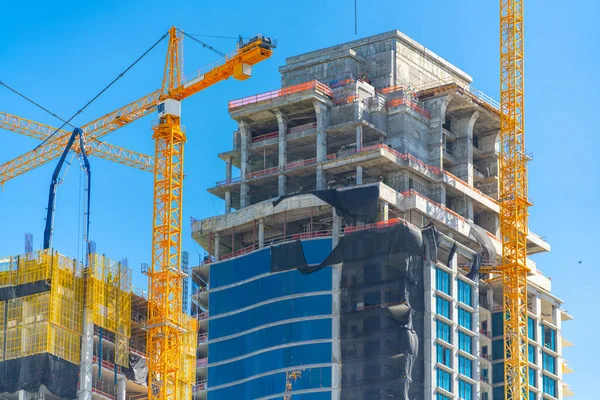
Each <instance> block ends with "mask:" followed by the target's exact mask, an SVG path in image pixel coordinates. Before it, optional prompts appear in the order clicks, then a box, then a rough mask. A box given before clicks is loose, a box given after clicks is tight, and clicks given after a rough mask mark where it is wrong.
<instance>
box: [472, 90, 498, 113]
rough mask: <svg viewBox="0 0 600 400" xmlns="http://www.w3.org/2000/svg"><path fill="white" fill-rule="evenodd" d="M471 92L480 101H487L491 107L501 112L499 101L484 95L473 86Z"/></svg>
mask: <svg viewBox="0 0 600 400" xmlns="http://www.w3.org/2000/svg"><path fill="white" fill-rule="evenodd" d="M469 92H470V93H472V94H474V95H475V96H476V97H477V98H479V99H480V100H483V101H485V102H486V103H487V104H489V105H490V106H492V107H494V108H497V109H498V110H500V103H499V102H498V101H497V100H495V99H493V98H492V97H490V96H488V95H487V94H485V93H483V92H482V91H481V90H479V89H476V88H474V87H473V86H471V87H470V88H469Z"/></svg>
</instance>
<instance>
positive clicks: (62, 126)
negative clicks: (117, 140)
mask: <svg viewBox="0 0 600 400" xmlns="http://www.w3.org/2000/svg"><path fill="white" fill-rule="evenodd" d="M168 34H169V33H168V32H167V33H165V34H164V35H162V36H161V37H160V39H158V40H157V41H156V42H155V43H154V44H153V45H152V46H150V48H149V49H148V50H146V51H145V52H144V53H143V54H142V55H141V56H139V57H138V58H137V59H136V60H135V61H134V62H133V63H132V64H131V65H129V66H128V67H127V68H126V69H125V70H124V71H123V72H121V73H120V74H119V75H118V76H117V77H116V78H115V79H113V80H112V82H110V83H109V84H108V85H107V86H106V87H105V88H104V89H102V90H101V91H100V92H99V93H98V94H97V95H95V96H94V97H93V98H92V99H91V100H90V101H88V102H87V103H86V104H85V105H84V106H83V107H82V108H81V109H79V111H77V112H76V113H75V114H73V115H72V116H71V118H69V119H68V120H66V121H65V120H64V119H62V118H60V117H58V116H57V115H56V114H54V113H52V112H51V111H49V110H48V109H46V108H45V107H42V106H41V105H40V104H39V103H37V102H35V101H33V100H31V99H30V98H29V97H27V96H25V95H23V94H22V93H20V92H18V91H17V90H15V89H13V88H12V87H10V86H8V85H7V84H5V83H3V82H0V83H1V84H2V86H4V87H6V88H8V89H9V90H11V91H12V92H14V93H16V94H17V95H19V96H21V97H23V98H24V99H26V100H27V101H29V102H30V103H32V104H34V105H35V106H37V107H39V108H41V109H42V110H44V111H46V112H47V113H49V114H51V115H52V116H54V117H56V118H58V119H59V120H61V121H63V124H62V125H61V126H60V127H59V128H57V129H56V130H55V131H54V132H53V133H52V134H50V135H48V136H47V137H46V138H45V139H44V140H43V141H42V143H40V144H39V145H38V146H36V147H35V148H34V149H33V151H36V150H37V149H39V148H40V147H41V146H43V145H44V144H45V143H46V142H47V141H48V140H50V139H51V138H52V137H53V136H54V135H55V134H56V133H57V132H58V131H60V130H61V129H62V128H64V127H65V126H66V125H69V126H73V125H71V124H70V122H71V121H72V120H73V118H75V117H76V116H78V115H79V114H81V113H82V112H83V110H85V109H86V108H87V107H88V106H89V105H90V104H92V103H93V102H94V101H95V100H96V99H98V97H100V96H101V95H102V94H103V93H104V92H106V91H107V90H108V89H109V88H110V87H111V86H112V85H114V84H115V83H116V82H117V81H118V80H119V79H121V78H122V77H123V76H125V74H126V73H127V72H128V71H129V70H130V69H131V68H133V66H134V65H136V64H137V63H138V62H139V61H140V60H141V59H142V58H144V57H145V56H146V55H147V54H148V53H150V51H152V49H154V48H155V47H156V46H157V45H158V44H159V43H160V42H161V41H162V40H163V39H164V38H166V37H167V35H168Z"/></svg>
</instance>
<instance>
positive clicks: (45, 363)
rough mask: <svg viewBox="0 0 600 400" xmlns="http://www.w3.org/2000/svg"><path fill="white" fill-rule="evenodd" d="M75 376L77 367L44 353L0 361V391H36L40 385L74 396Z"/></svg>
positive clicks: (70, 396) (76, 379)
mask: <svg viewBox="0 0 600 400" xmlns="http://www.w3.org/2000/svg"><path fill="white" fill-rule="evenodd" d="M78 379H79V366H77V365H75V364H73V363H70V362H68V361H66V360H63V359H62V358H59V357H57V356H54V355H52V354H48V353H42V354H35V355H31V356H27V357H21V358H15V359H12V360H5V361H2V362H1V363H0V393H2V392H8V393H15V392H16V391H18V390H24V391H26V392H30V393H37V392H38V391H39V390H40V386H41V385H44V386H46V388H47V389H48V391H49V392H50V393H52V394H54V395H56V396H59V397H60V398H63V399H75V398H76V397H77V382H78Z"/></svg>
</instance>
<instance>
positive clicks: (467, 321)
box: [458, 308, 473, 330]
mask: <svg viewBox="0 0 600 400" xmlns="http://www.w3.org/2000/svg"><path fill="white" fill-rule="evenodd" d="M472 322H473V316H472V315H471V313H470V312H468V311H467V310H465V309H463V308H459V309H458V324H459V325H460V326H462V327H463V328H467V329H468V330H471V328H472Z"/></svg>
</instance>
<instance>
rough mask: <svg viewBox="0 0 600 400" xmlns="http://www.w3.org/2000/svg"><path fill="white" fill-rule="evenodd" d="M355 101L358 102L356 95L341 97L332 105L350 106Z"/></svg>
mask: <svg viewBox="0 0 600 400" xmlns="http://www.w3.org/2000/svg"><path fill="white" fill-rule="evenodd" d="M355 101H358V96H357V95H355V94H354V95H351V96H346V97H342V98H339V99H336V100H335V101H334V102H333V104H335V105H336V106H341V105H344V104H350V103H354V102H355Z"/></svg>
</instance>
